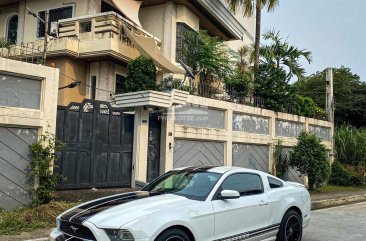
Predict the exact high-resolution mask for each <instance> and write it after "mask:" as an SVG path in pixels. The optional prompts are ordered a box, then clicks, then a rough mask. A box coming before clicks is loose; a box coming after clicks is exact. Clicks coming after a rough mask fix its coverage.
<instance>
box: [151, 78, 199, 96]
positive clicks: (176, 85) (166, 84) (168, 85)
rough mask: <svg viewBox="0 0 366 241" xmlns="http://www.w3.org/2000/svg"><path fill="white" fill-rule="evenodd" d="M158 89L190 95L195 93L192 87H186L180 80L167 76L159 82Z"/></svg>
mask: <svg viewBox="0 0 366 241" xmlns="http://www.w3.org/2000/svg"><path fill="white" fill-rule="evenodd" d="M158 89H159V90H160V91H165V90H173V89H177V90H182V91H186V92H189V93H190V94H194V93H195V92H196V91H197V90H196V88H195V87H194V86H191V85H186V84H184V83H183V80H182V79H178V78H174V77H173V76H169V77H167V78H165V79H164V80H163V81H161V82H160V84H159V86H158Z"/></svg>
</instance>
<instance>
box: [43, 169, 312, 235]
mask: <svg viewBox="0 0 366 241" xmlns="http://www.w3.org/2000/svg"><path fill="white" fill-rule="evenodd" d="M309 222H310V195H309V193H308V191H307V190H306V189H305V187H304V186H303V185H301V184H296V183H290V182H284V181H282V180H280V179H278V178H276V177H274V176H271V175H269V174H266V173H263V172H259V171H255V170H250V169H244V168H237V167H200V168H182V169H176V170H173V171H170V172H167V173H166V174H164V175H162V176H161V177H159V178H157V179H156V180H154V181H153V182H151V183H150V184H149V185H147V186H146V187H144V188H143V189H142V190H141V191H138V192H131V193H124V194H119V195H114V196H110V197H106V198H102V199H98V200H95V201H91V202H87V203H84V204H81V205H79V206H77V207H75V208H73V209H70V210H68V211H66V212H65V213H63V214H61V215H60V216H59V217H58V218H57V228H55V229H54V230H53V232H52V233H51V235H50V240H51V241H65V240H70V241H71V240H88V241H92V240H97V241H102V240H103V241H124V240H129V241H132V240H136V241H176V240H179V241H213V240H215V241H218V240H220V241H221V240H230V241H232V240H251V241H252V240H258V241H259V240H265V241H269V240H278V241H301V238H302V230H303V228H304V227H306V226H307V225H308V224H309Z"/></svg>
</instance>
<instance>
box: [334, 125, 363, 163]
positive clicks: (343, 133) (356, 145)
mask: <svg viewBox="0 0 366 241" xmlns="http://www.w3.org/2000/svg"><path fill="white" fill-rule="evenodd" d="M334 147H335V150H336V153H337V160H338V161H339V162H340V163H342V164H348V165H353V166H365V165H366V135H365V133H364V132H362V131H360V130H358V129H357V128H355V127H353V126H351V125H342V126H341V127H339V128H337V130H336V132H335V134H334Z"/></svg>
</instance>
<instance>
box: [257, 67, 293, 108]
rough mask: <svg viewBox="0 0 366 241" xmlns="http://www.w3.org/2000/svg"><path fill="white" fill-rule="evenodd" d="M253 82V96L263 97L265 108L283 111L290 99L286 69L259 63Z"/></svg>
mask: <svg viewBox="0 0 366 241" xmlns="http://www.w3.org/2000/svg"><path fill="white" fill-rule="evenodd" d="M255 76H256V80H255V82H254V96H261V97H263V98H265V100H266V101H265V105H266V106H265V108H268V109H271V110H274V111H284V110H285V109H286V106H287V104H288V103H290V99H291V93H290V91H291V86H290V85H289V83H288V81H287V79H286V76H287V74H286V71H285V70H283V69H282V68H276V67H274V66H272V65H268V64H261V65H260V66H259V68H258V70H257V74H256V75H255Z"/></svg>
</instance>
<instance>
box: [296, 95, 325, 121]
mask: <svg viewBox="0 0 366 241" xmlns="http://www.w3.org/2000/svg"><path fill="white" fill-rule="evenodd" d="M289 105H290V107H291V108H292V113H294V114H296V115H301V116H307V117H312V118H318V119H322V118H325V116H326V113H325V111H324V110H323V109H321V108H319V107H318V106H317V105H316V104H315V102H314V101H313V100H312V99H311V98H309V97H304V96H301V95H296V94H294V95H292V100H291V102H290V103H289Z"/></svg>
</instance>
